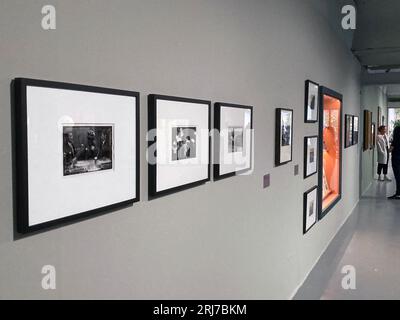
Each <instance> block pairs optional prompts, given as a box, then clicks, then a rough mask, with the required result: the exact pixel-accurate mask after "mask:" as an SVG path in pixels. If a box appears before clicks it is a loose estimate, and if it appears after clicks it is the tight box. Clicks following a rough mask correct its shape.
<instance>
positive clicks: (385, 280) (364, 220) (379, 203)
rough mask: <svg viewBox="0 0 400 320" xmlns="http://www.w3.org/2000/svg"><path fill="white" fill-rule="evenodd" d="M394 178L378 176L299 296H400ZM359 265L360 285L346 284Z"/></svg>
mask: <svg viewBox="0 0 400 320" xmlns="http://www.w3.org/2000/svg"><path fill="white" fill-rule="evenodd" d="M393 193H394V183H393V182H392V183H384V182H378V181H374V182H373V184H372V186H371V188H370V189H369V190H368V191H367V193H366V194H365V195H364V196H363V197H362V199H361V200H360V203H359V205H358V206H357V208H356V209H355V212H354V213H353V214H352V216H351V217H350V218H349V220H348V221H347V222H346V224H345V225H344V227H343V228H342V229H341V231H340V232H339V233H338V235H337V236H336V237H335V239H334V240H333V241H332V243H331V244H330V245H329V247H328V249H327V251H326V252H325V253H324V254H323V256H322V257H321V259H320V260H319V262H318V263H317V265H316V266H315V268H314V269H313V271H312V272H311V274H310V275H309V277H308V278H307V280H306V281H305V283H304V284H303V286H302V287H301V288H300V289H299V291H298V292H297V294H296V296H295V297H294V299H296V300H308V299H322V300H328V299H329V300H331V299H332V300H351V299H355V300H364V299H379V300H380V299H389V300H393V299H400V200H391V201H389V200H387V199H386V196H387V195H390V196H391V195H393ZM344 266H353V267H354V268H355V272H356V273H355V274H356V277H355V279H356V282H355V283H356V289H355V290H345V289H343V287H342V279H343V278H344V277H345V274H342V268H343V267H344Z"/></svg>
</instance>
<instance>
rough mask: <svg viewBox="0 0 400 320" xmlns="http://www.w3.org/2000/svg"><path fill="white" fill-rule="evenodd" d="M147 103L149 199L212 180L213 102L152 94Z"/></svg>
mask: <svg viewBox="0 0 400 320" xmlns="http://www.w3.org/2000/svg"><path fill="white" fill-rule="evenodd" d="M148 106H149V109H148V131H149V132H155V133H156V135H155V137H154V139H152V140H151V141H150V140H149V141H148V173H149V185H148V188H149V189H148V191H149V198H150V200H153V199H155V198H159V197H162V196H167V195H170V194H172V193H175V192H181V191H184V190H186V189H189V188H194V187H198V186H200V185H203V184H205V183H206V182H207V181H209V180H210V157H211V152H210V148H211V144H210V130H211V114H210V113H211V102H210V101H207V100H198V99H191V98H181V97H172V96H164V95H155V94H151V95H149V96H148ZM152 150H153V151H152Z"/></svg>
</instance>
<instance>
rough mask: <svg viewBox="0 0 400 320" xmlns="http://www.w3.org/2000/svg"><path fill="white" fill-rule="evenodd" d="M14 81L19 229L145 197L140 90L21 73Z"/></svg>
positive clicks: (40, 226) (82, 215)
mask: <svg viewBox="0 0 400 320" xmlns="http://www.w3.org/2000/svg"><path fill="white" fill-rule="evenodd" d="M13 88H14V92H15V103H14V108H15V118H14V130H15V143H16V144H15V151H16V182H17V203H18V205H17V229H18V232H19V233H22V234H25V233H30V232H34V231H39V230H42V229H45V228H48V227H52V226H59V225H61V224H64V223H66V222H71V221H75V220H78V219H81V218H86V217H90V216H93V215H96V214H100V213H105V212H109V211H110V210H114V209H118V208H121V207H125V206H127V205H130V204H132V203H134V202H136V201H139V198H140V197H139V196H140V190H139V159H140V158H139V93H137V92H131V91H123V90H114V89H106V88H98V87H89V86H83V85H77V84H67V83H59V82H50V81H42V80H33V79H23V78H19V79H15V80H14V81H13ZM116 186H118V187H116Z"/></svg>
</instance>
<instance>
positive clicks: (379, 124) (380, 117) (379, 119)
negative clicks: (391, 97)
mask: <svg viewBox="0 0 400 320" xmlns="http://www.w3.org/2000/svg"><path fill="white" fill-rule="evenodd" d="M377 124H378V127H380V126H381V125H382V108H381V107H378V122H377Z"/></svg>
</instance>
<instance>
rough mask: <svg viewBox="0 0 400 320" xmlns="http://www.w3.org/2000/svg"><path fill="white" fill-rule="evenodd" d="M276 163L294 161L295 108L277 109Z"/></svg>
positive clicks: (278, 164) (277, 164)
mask: <svg viewBox="0 0 400 320" xmlns="http://www.w3.org/2000/svg"><path fill="white" fill-rule="evenodd" d="M275 121H276V129H275V165H276V166H281V165H284V164H286V163H289V162H291V161H292V158H293V157H292V153H293V110H291V109H276V119H275Z"/></svg>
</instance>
